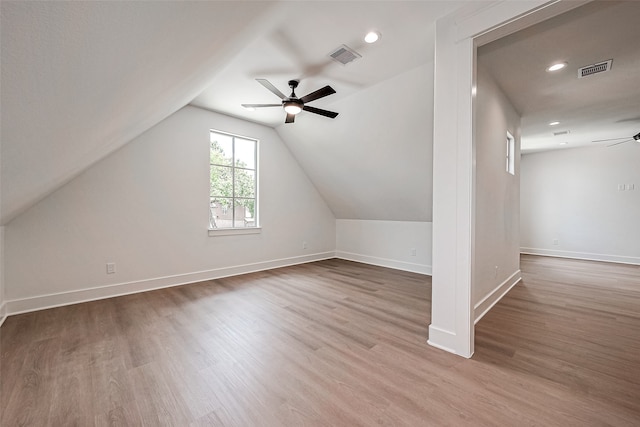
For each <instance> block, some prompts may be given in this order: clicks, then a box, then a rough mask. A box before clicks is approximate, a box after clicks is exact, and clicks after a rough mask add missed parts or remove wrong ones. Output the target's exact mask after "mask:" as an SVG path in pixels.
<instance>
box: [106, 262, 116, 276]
mask: <svg viewBox="0 0 640 427" xmlns="http://www.w3.org/2000/svg"><path fill="white" fill-rule="evenodd" d="M115 272H116V263H115V262H108V263H107V274H113V273H115Z"/></svg>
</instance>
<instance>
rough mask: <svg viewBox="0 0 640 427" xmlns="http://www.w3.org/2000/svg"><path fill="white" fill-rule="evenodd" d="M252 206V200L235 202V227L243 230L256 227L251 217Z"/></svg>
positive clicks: (252, 216) (253, 218) (253, 217)
mask: <svg viewBox="0 0 640 427" xmlns="http://www.w3.org/2000/svg"><path fill="white" fill-rule="evenodd" d="M254 205H255V204H254V201H253V199H250V200H236V207H235V221H234V224H235V225H234V226H235V227H238V228H244V227H255V226H256V220H255V216H254V215H253V210H254V209H253V207H254Z"/></svg>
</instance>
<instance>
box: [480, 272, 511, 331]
mask: <svg viewBox="0 0 640 427" xmlns="http://www.w3.org/2000/svg"><path fill="white" fill-rule="evenodd" d="M521 280H522V272H521V271H520V270H517V271H516V272H514V273H513V274H512V275H511V276H509V278H508V279H507V280H505V281H504V282H502V283H501V284H500V285H498V286H497V287H496V288H495V289H494V290H493V291H491V292H489V294H488V295H487V296H486V297H484V298H483V299H482V300H481V301H480V302H478V303H477V304H476V305H475V307H474V308H473V314H474V317H475V321H474V325H475V324H476V323H478V321H479V320H480V319H482V318H483V317H484V315H485V314H487V313H488V312H489V310H491V308H493V306H494V305H496V304H497V303H498V301H500V300H501V299H502V298H503V297H504V296H505V295H506V294H507V292H509V291H510V290H511V288H513V287H514V286H515V285H516V284H518V282H520V281H521ZM478 313H479V314H478Z"/></svg>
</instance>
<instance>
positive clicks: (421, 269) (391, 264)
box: [336, 251, 431, 276]
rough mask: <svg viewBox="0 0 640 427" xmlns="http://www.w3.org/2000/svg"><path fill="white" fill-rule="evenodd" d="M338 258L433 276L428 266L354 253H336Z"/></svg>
mask: <svg viewBox="0 0 640 427" xmlns="http://www.w3.org/2000/svg"><path fill="white" fill-rule="evenodd" d="M336 258H340V259H346V260H348V261H356V262H361V263H364V264H371V265H377V266H380V267H387V268H393V269H396V270H403V271H410V272H412V273H419V274H426V275H427V276H431V266H430V265H426V264H415V263H412V262H405V261H398V260H395V259H388V258H378V257H375V256H371V255H362V254H355V253H352V252H344V251H336Z"/></svg>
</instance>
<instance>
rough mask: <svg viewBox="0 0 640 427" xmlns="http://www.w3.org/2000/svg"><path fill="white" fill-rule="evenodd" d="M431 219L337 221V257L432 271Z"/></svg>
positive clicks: (405, 268)
mask: <svg viewBox="0 0 640 427" xmlns="http://www.w3.org/2000/svg"><path fill="white" fill-rule="evenodd" d="M431 227H432V224H431V223H430V222H417V221H413V222H412V221H366V220H354V219H338V220H336V256H338V257H340V258H344V259H350V260H352V261H360V262H365V263H368V264H375V265H381V266H384V267H390V268H397V269H400V270H406V271H413V272H416V273H423V274H431Z"/></svg>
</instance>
